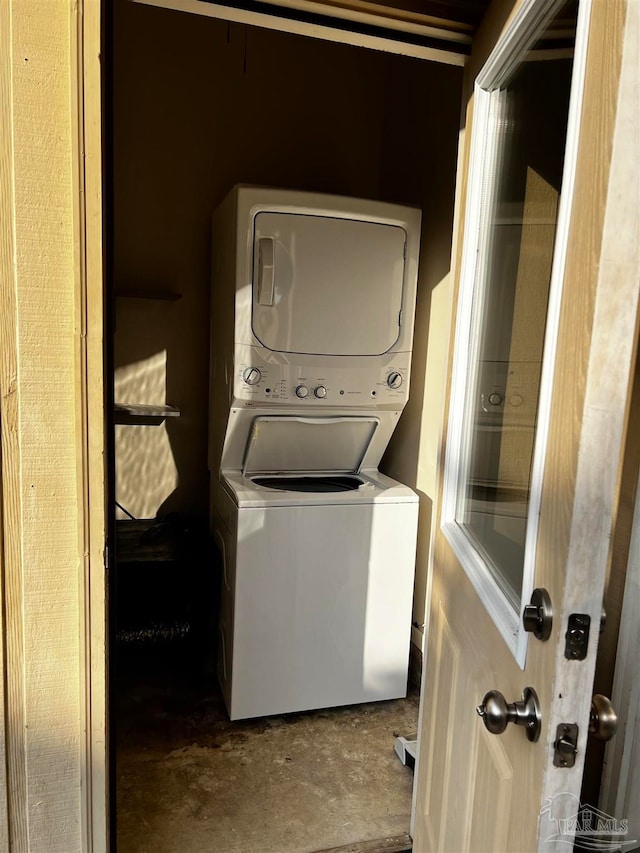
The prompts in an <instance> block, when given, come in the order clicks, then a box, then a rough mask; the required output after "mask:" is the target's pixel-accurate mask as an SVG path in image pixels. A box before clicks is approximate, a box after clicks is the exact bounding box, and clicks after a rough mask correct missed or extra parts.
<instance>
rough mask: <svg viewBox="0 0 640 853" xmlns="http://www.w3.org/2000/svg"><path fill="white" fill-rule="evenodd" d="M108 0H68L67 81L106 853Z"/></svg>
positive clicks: (87, 659) (94, 730)
mask: <svg viewBox="0 0 640 853" xmlns="http://www.w3.org/2000/svg"><path fill="white" fill-rule="evenodd" d="M103 16H104V7H103V2H102V0H78V2H77V3H75V4H72V20H71V48H72V51H71V69H70V71H71V83H72V89H71V91H72V97H73V95H74V93H75V103H74V104H72V114H71V119H72V128H73V132H74V135H75V140H76V146H75V147H74V150H73V190H74V192H73V202H74V222H75V232H76V233H75V238H76V239H75V244H74V260H75V272H76V323H77V325H78V327H79V328H78V333H79V334H78V346H77V348H76V371H77V387H79V389H80V394H79V399H78V402H77V421H76V424H77V441H78V445H79V446H78V463H79V465H78V468H79V470H78V480H79V489H78V491H79V494H81V495H82V498H83V510H84V512H83V517H82V522H83V523H82V527H81V529H80V530H79V536H80V548H81V554H82V555H83V567H82V574H81V589H80V617H81V620H80V632H81V643H82V649H83V653H84V654H83V656H82V659H81V666H82V670H83V671H82V676H83V680H82V685H81V689H82V703H81V725H82V731H83V732H84V741H83V744H82V758H83V766H82V771H81V790H82V817H83V820H82V844H83V847H82V849H83V850H85V851H87V853H107V851H108V850H109V849H110V837H109V836H110V833H109V812H110V803H109V793H110V781H109V745H108V744H109V732H108V725H109V710H108V708H109V706H108V612H109V611H108V571H109V552H108V549H109V541H108V537H107V530H108V507H107V501H108V483H107V480H108V474H107V464H108V463H107V456H106V450H105V448H106V447H107V435H108V429H109V407H108V405H106V400H107V396H106V395H107V393H108V392H107V388H105V383H104V367H105V361H106V346H107V343H106V339H105V331H106V330H105V322H106V299H107V298H108V288H107V286H106V282H105V276H106V264H105V257H104V253H105V249H104V246H105V212H104V203H103V191H102V188H103V163H104V148H103V124H104V120H103V103H102V91H103V77H104V72H105V69H104V67H103V63H102V58H101V55H102V51H103V44H104V30H103V26H104V17H103Z"/></svg>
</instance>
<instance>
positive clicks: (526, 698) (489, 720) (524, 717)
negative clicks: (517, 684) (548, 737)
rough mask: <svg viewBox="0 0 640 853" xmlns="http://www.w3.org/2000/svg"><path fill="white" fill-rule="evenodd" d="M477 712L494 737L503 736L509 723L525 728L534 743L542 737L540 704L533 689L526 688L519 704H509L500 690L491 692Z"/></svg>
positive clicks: (486, 695)
mask: <svg viewBox="0 0 640 853" xmlns="http://www.w3.org/2000/svg"><path fill="white" fill-rule="evenodd" d="M476 711H477V712H478V715H479V716H481V717H482V719H483V721H484V724H485V727H486V728H487V729H488V731H490V732H491V734H492V735H501V734H502V732H503V731H504V730H505V729H506V728H507V726H508V724H509V723H515V724H516V726H524V727H525V729H526V734H527V738H528V740H530V741H532V742H533V743H535V742H536V741H537V740H538V738H539V737H540V720H541V717H540V703H539V702H538V697H537V695H536V691H535V690H534V689H533V687H525V689H524V691H523V693H522V699H520V700H519V701H517V702H507V700H506V699H505V698H504V696H503V695H502V693H500V691H499V690H490V691H489V692H488V693H487V694H485V697H484V699H483V700H482V703H481V704H480V705H478V707H477V708H476Z"/></svg>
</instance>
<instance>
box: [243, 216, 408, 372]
mask: <svg viewBox="0 0 640 853" xmlns="http://www.w3.org/2000/svg"><path fill="white" fill-rule="evenodd" d="M253 239H254V243H253V310H252V325H253V333H254V335H255V336H256V337H257V338H258V340H259V341H260V343H262V344H263V345H264V346H265V347H267V348H268V349H270V350H275V351H277V352H295V353H311V354H316V355H363V356H368V355H381V354H382V353H384V352H387V351H388V350H389V349H391V347H392V346H393V345H394V344H395V343H396V341H397V340H398V337H399V335H400V324H401V312H402V295H403V281H404V267H405V257H404V255H405V244H406V242H407V235H406V232H405V230H404V229H403V228H400V227H399V226H397V225H390V224H388V223H380V222H366V221H362V220H355V219H340V218H334V217H330V216H313V215H309V214H301V213H271V212H262V213H259V214H258V215H257V216H256V217H255V219H254V235H253Z"/></svg>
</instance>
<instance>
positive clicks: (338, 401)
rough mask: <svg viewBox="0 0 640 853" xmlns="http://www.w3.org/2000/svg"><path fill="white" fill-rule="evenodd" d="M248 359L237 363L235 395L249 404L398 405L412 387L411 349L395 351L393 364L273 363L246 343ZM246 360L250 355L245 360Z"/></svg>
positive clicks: (244, 354) (346, 362) (244, 350)
mask: <svg viewBox="0 0 640 853" xmlns="http://www.w3.org/2000/svg"><path fill="white" fill-rule="evenodd" d="M238 354H241V355H242V357H243V360H239V361H237V362H236V368H235V371H234V389H233V396H234V397H235V399H236V400H239V401H240V400H244V401H246V402H247V403H248V404H249V405H251V404H252V403H253V404H254V405H259V404H278V403H289V404H294V405H298V404H302V405H305V404H306V405H309V406H315V407H317V406H318V405H326V406H327V407H328V408H330V407H341V406H359V407H360V406H367V407H371V406H376V405H384V404H391V405H392V406H393V407H394V408H397V407H399V406H400V407H401V406H403V405H404V403H405V402H406V399H407V396H408V386H409V368H408V364H409V357H410V356H409V353H395V354H394V355H393V356H391V357H390V358H389V360H388V363H387V364H380V360H376V362H377V363H376V362H374V363H373V364H371V363H368V364H367V363H366V362H367V361H373V360H372V359H370V360H367V359H363V360H362V361H363V362H365V363H360V364H358V363H355V362H356V360H355V359H352V358H350V359H345V360H344V362H343V363H342V364H336V359H335V358H334V359H327V360H328V361H329V362H330V363H328V364H326V365H321V364H319V362H320V361H321V359H320V358H318V359H316V360H315V361H316V363H315V364H313V365H310V364H299V363H298V364H296V363H288V362H287V363H271V362H267V361H266V360H262V359H261V358H260V351H259V350H258V351H256V350H255V349H253V348H249V347H247V348H243V351H242V352H241V353H237V355H238ZM245 359H246V360H245Z"/></svg>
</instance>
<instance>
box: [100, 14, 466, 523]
mask: <svg viewBox="0 0 640 853" xmlns="http://www.w3.org/2000/svg"><path fill="white" fill-rule="evenodd" d="M114 15H115V18H114V54H115V55H114V163H115V168H114V202H115V213H114V216H115V240H114V243H115V258H114V269H115V288H116V292H118V291H119V290H122V289H123V288H131V289H135V290H143V291H144V290H147V291H149V292H152V291H154V290H158V289H159V290H170V291H173V292H178V293H181V294H182V298H181V299H180V300H179V301H175V302H168V301H160V300H158V301H152V300H142V299H117V300H116V345H115V366H116V399H117V400H118V401H120V402H129V403H135V402H138V403H162V402H165V401H166V402H169V403H172V404H174V405H177V406H178V407H179V408H180V410H181V413H182V416H181V417H180V418H179V419H178V418H176V419H171V420H168V421H167V422H166V423H165V424H163V425H161V426H157V425H156V426H138V425H136V426H131V425H126V426H123V425H121V426H118V427H116V431H117V435H116V448H117V449H116V481H117V498H118V501H119V502H120V503H121V504H122V505H123V506H124V507H125V508H126V509H127V510H128V511H129V512H131V513H132V514H133V515H135V516H136V517H153V516H155V515H156V513H158V512H160V513H165V512H169V511H179V512H183V513H189V514H195V515H201V516H205V514H206V511H207V500H208V498H207V489H208V476H207V470H206V444H207V400H208V335H209V325H208V311H209V258H210V237H209V223H210V218H211V212H212V210H213V209H214V207H215V206H216V204H217V203H218V202H219V201H220V200H221V199H222V198H223V197H224V195H225V194H226V192H227V191H228V190H229V189H230V188H231V187H232V186H233V185H234V184H236V183H257V184H262V185H272V186H279V187H293V188H297V189H309V190H317V191H320V192H331V193H339V194H344V195H353V196H356V197H357V196H362V197H368V198H384V199H386V200H389V201H395V202H400V203H405V202H406V203H412V204H417V205H419V206H421V207H422V208H423V216H424V220H423V221H424V230H425V235H426V237H425V240H424V243H425V245H424V246H423V252H422V261H421V267H420V285H419V299H418V322H417V325H416V330H417V335H416V339H417V340H419V341H423V342H424V341H426V337H427V325H428V314H429V305H430V303H431V290H432V289H433V288H434V287H435V286H436V285H437V283H438V282H439V281H441V280H442V278H443V277H444V276H445V275H446V271H447V269H448V256H449V246H450V234H451V211H452V207H453V174H454V168H455V166H454V164H455V153H456V147H455V141H456V137H455V133H456V130H457V120H458V109H459V89H460V80H461V71H460V69H457V68H453V67H449V66H440V65H436V64H434V63H426V62H421V61H419V60H414V59H408V58H405V57H399V56H394V55H391V54H384V53H379V52H376V51H369V50H363V49H358V48H352V47H349V46H345V45H338V44H331V43H328V42H324V41H319V40H314V39H305V38H301V37H297V36H293V35H289V34H285V33H278V32H273V31H266V30H260V29H257V28H250V27H244V26H242V25H236V24H228V23H226V22H223V21H218V20H215V19H211V18H205V17H200V16H197V15H189V14H184V13H180V12H173V11H169V10H165V9H158V8H153V7H149V6H142V5H138V4H135V3H130V2H128V0H117V2H116V3H115V8H114ZM434 164H435V168H434ZM424 349H425V344H424V343H422V344H419V346H418V350H419V351H418V353H417V355H416V358H415V364H414V374H413V380H412V381H413V386H412V399H411V402H410V404H409V409H408V411H407V413H406V415H405V416H403V419H402V422H401V426H400V428H399V436H400V440H399V441H396V442H395V443H394V445H393V447H392V450H391V455H390V456H389V459H388V462H387V465H388V467H389V469H391V468H394V469H398V473H399V474H400V476H401V478H402V477H404V479H406V481H407V482H410V483H411V484H412V485H416V476H415V473H412V469H415V467H416V458H417V441H416V440H415V437H416V432H417V431H418V430H419V419H420V413H421V411H422V401H421V399H420V398H421V396H422V392H423V386H424V373H425V360H424V358H423V356H424ZM438 420H439V417H434V422H435V421H438ZM407 434H411V436H412V439H411V441H410V442H408V443H407V442H406V436H407ZM394 448H395V449H394ZM434 463H435V459H434ZM429 493H430V494H432V492H431V490H429Z"/></svg>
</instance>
